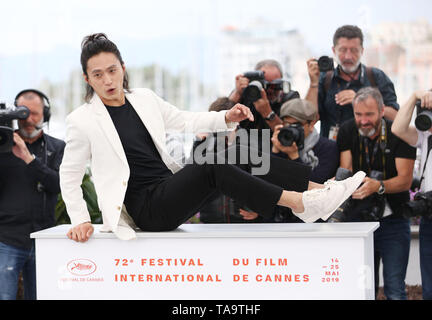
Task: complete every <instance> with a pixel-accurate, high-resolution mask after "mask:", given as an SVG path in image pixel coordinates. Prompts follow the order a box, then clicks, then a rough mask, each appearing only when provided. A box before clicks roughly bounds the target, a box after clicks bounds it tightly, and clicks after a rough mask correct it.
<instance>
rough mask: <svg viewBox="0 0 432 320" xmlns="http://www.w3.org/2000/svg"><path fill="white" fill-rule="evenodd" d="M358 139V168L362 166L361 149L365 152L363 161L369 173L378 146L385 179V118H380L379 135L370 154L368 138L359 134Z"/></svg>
mask: <svg viewBox="0 0 432 320" xmlns="http://www.w3.org/2000/svg"><path fill="white" fill-rule="evenodd" d="M359 140H360V169H361V168H362V167H363V149H364V153H365V162H366V164H367V166H368V170H369V172H368V174H370V172H371V170H372V165H373V163H374V161H375V156H376V155H377V154H378V148H379V149H381V160H382V165H383V178H384V180H385V179H386V170H385V167H386V158H385V149H386V148H387V125H386V122H385V120H384V119H383V120H382V124H381V135H380V136H379V138H378V139H377V141H376V142H375V145H374V148H373V151H372V155H370V154H369V138H367V137H362V136H360V134H359Z"/></svg>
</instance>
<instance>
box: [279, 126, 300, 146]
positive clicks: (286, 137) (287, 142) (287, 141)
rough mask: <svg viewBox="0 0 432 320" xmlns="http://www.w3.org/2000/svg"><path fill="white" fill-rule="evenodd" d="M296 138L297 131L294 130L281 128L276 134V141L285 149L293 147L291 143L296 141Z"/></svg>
mask: <svg viewBox="0 0 432 320" xmlns="http://www.w3.org/2000/svg"><path fill="white" fill-rule="evenodd" d="M297 137H298V130H295V129H294V128H290V127H287V128H282V129H281V130H280V132H279V134H278V140H279V142H280V143H281V145H283V146H285V147H290V146H292V145H293V143H294V142H295V141H296V139H297Z"/></svg>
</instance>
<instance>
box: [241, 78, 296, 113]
mask: <svg viewBox="0 0 432 320" xmlns="http://www.w3.org/2000/svg"><path fill="white" fill-rule="evenodd" d="M243 76H244V77H245V78H248V79H249V85H248V86H247V87H246V88H245V89H244V90H243V93H242V96H241V99H240V103H242V104H244V105H246V106H248V107H249V108H253V104H254V102H256V101H257V100H259V99H261V90H263V89H264V90H267V89H269V90H270V89H271V90H273V91H283V92H284V93H288V92H290V91H291V84H290V83H289V81H287V80H284V79H275V80H273V81H272V82H269V81H267V80H265V77H264V71H261V70H258V71H248V72H245V73H244V74H243Z"/></svg>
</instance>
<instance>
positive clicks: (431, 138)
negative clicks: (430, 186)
mask: <svg viewBox="0 0 432 320" xmlns="http://www.w3.org/2000/svg"><path fill="white" fill-rule="evenodd" d="M431 150H432V135H430V136H429V138H428V151H427V155H426V160H425V163H424V165H423V172H422V175H421V178H420V187H421V184H422V182H423V180H424V174H425V171H426V165H427V161H428V159H429V155H430V152H431Z"/></svg>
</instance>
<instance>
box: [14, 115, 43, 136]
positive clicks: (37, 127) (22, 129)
mask: <svg viewBox="0 0 432 320" xmlns="http://www.w3.org/2000/svg"><path fill="white" fill-rule="evenodd" d="M42 126H43V118H42V119H41V120H40V121H39V123H38V124H36V125H34V130H33V131H32V132H30V133H29V132H28V131H27V130H26V129H25V127H23V126H21V125H18V132H19V134H20V136H22V137H24V138H27V139H33V138H36V137H37V136H38V135H39V134H40V133H41V132H42V130H43V128H42Z"/></svg>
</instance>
